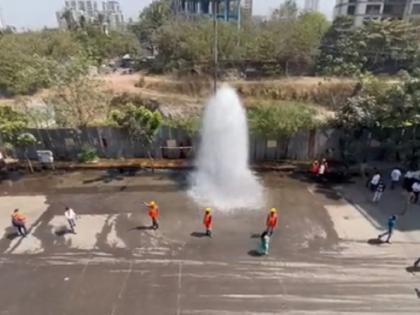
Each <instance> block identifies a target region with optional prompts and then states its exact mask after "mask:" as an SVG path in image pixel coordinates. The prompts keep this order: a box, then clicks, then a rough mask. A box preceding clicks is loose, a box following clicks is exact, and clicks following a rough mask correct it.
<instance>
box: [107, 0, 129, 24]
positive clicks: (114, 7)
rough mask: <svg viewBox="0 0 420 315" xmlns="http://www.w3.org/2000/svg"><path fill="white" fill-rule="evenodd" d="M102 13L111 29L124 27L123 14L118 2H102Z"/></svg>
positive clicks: (112, 0)
mask: <svg viewBox="0 0 420 315" xmlns="http://www.w3.org/2000/svg"><path fill="white" fill-rule="evenodd" d="M102 14H103V15H104V16H105V21H106V22H107V23H108V25H109V28H110V29H111V30H116V29H122V28H123V27H124V24H125V22H124V14H123V13H122V11H121V7H120V3H119V2H118V1H115V0H111V1H104V2H102Z"/></svg>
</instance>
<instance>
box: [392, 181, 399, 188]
mask: <svg viewBox="0 0 420 315" xmlns="http://www.w3.org/2000/svg"><path fill="white" fill-rule="evenodd" d="M397 185H398V181H395V180H392V181H391V189H395V187H396V186H397Z"/></svg>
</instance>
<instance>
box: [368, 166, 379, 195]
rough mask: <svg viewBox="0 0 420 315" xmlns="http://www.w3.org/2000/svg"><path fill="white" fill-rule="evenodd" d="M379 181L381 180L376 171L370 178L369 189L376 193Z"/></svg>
mask: <svg viewBox="0 0 420 315" xmlns="http://www.w3.org/2000/svg"><path fill="white" fill-rule="evenodd" d="M380 180H381V173H379V172H378V171H376V172H375V174H374V175H373V176H372V179H371V180H370V189H371V190H372V191H373V192H374V191H376V187H377V186H378V184H379V182H380Z"/></svg>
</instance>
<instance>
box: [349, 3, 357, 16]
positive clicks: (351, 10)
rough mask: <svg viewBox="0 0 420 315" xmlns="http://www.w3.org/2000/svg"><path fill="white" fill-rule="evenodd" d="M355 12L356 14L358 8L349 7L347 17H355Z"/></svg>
mask: <svg viewBox="0 0 420 315" xmlns="http://www.w3.org/2000/svg"><path fill="white" fill-rule="evenodd" d="M355 12H356V6H354V5H349V6H348V7H347V15H354V13H355Z"/></svg>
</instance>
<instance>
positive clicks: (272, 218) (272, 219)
mask: <svg viewBox="0 0 420 315" xmlns="http://www.w3.org/2000/svg"><path fill="white" fill-rule="evenodd" d="M277 224H278V215H277V209H276V208H271V209H270V212H269V213H268V216H267V221H266V226H267V229H266V232H267V233H268V235H269V236H271V235H273V233H274V229H275V228H276V227H277Z"/></svg>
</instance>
